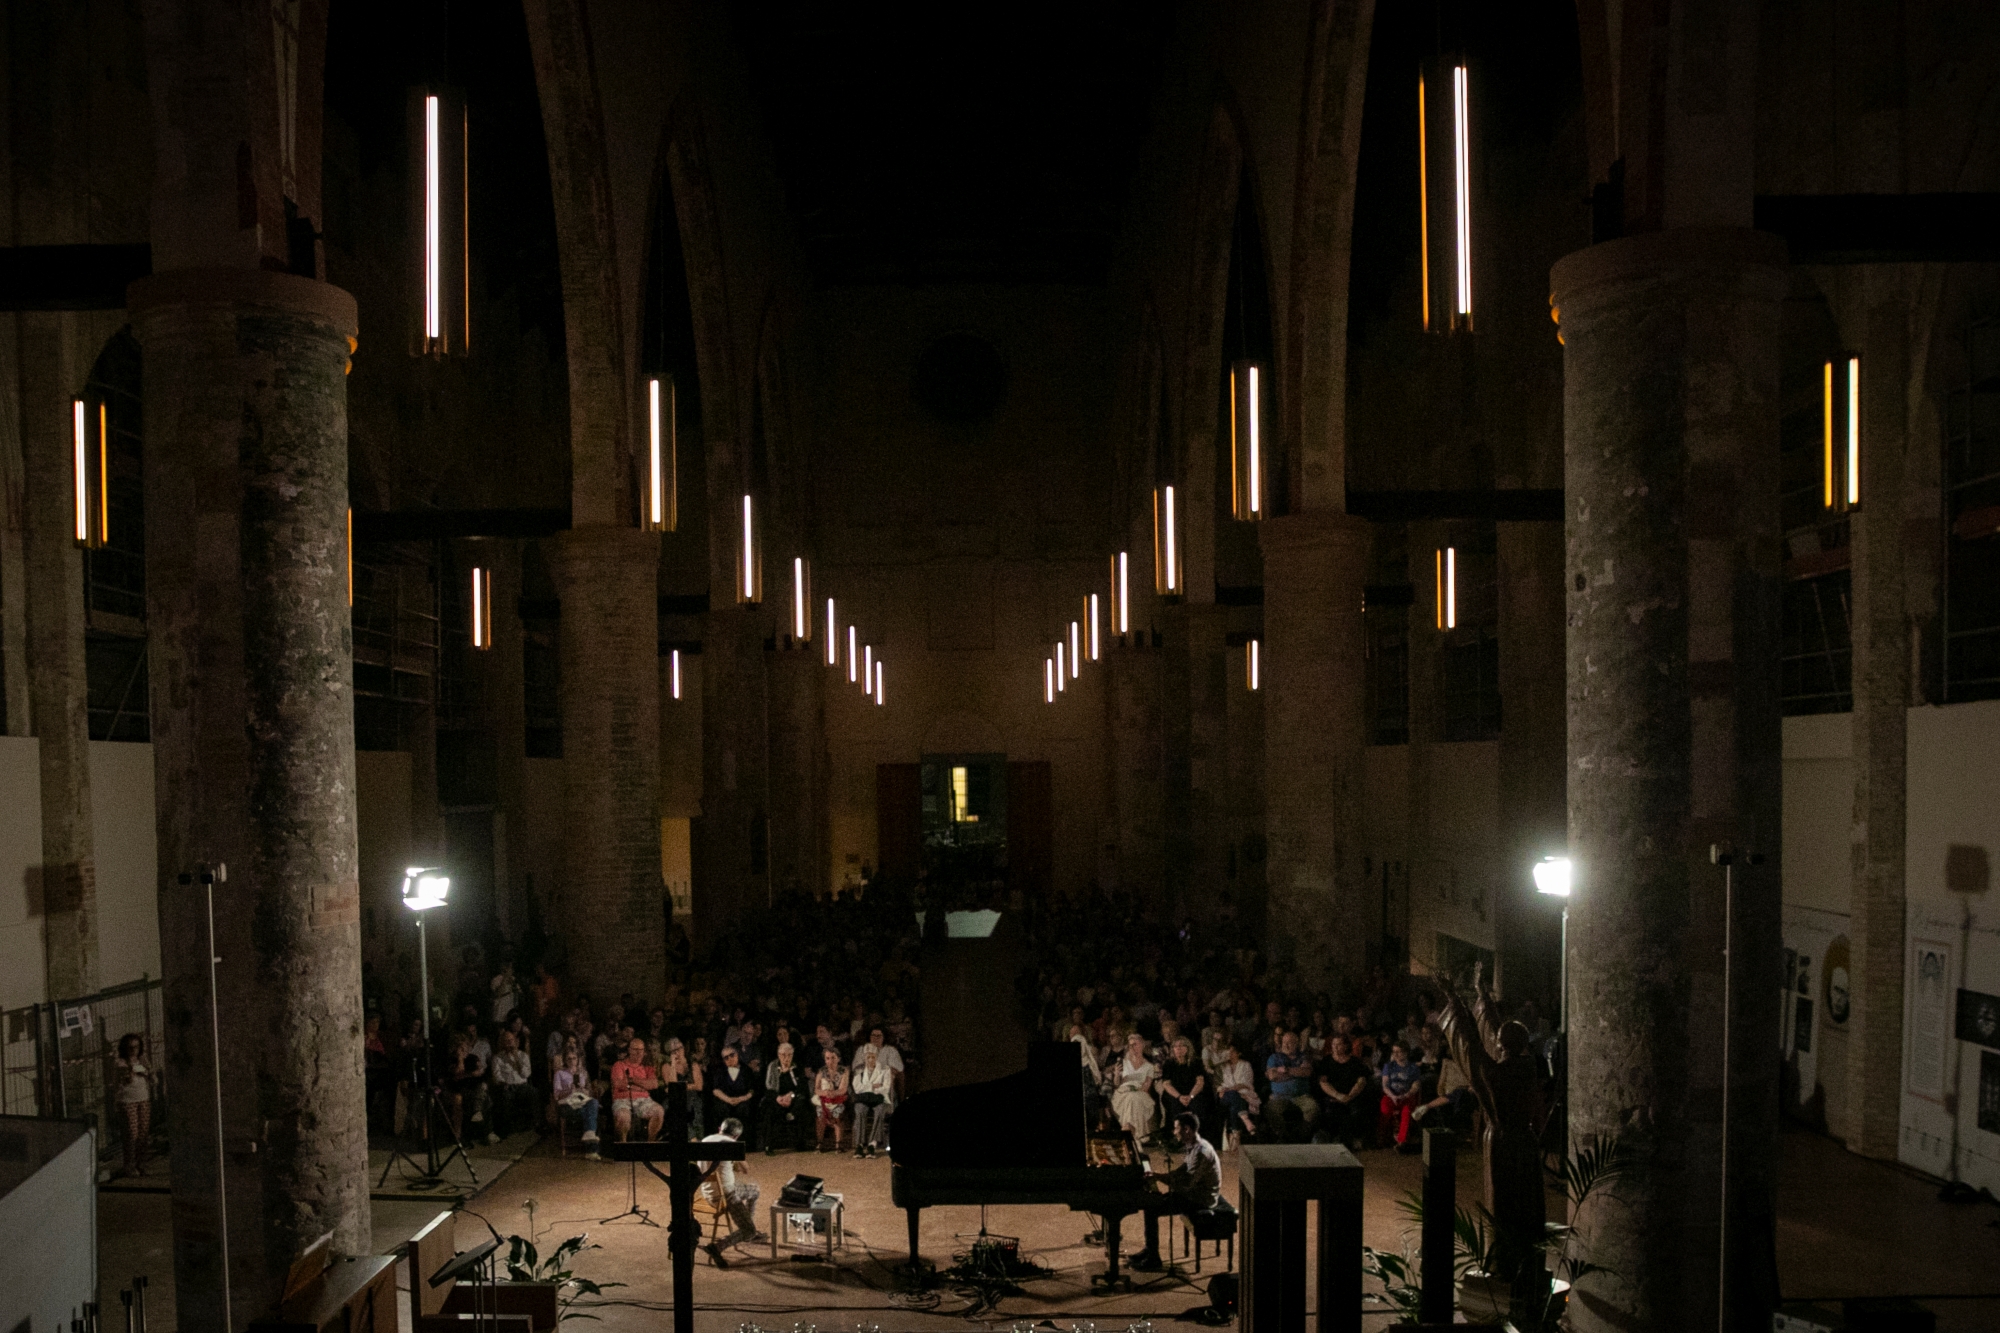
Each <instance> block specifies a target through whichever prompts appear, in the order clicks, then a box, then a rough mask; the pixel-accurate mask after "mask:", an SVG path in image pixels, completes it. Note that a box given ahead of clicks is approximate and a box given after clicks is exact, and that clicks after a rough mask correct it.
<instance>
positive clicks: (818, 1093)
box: [812, 1047, 848, 1152]
mask: <svg viewBox="0 0 2000 1333" xmlns="http://www.w3.org/2000/svg"><path fill="white" fill-rule="evenodd" d="M847 1094H848V1086H847V1070H846V1069H845V1068H844V1067H842V1065H841V1063H840V1052H839V1051H836V1050H834V1049H833V1048H832V1047H825V1048H823V1049H822V1050H821V1051H820V1067H819V1069H818V1070H817V1071H815V1072H814V1074H813V1090H812V1104H813V1112H814V1142H815V1143H816V1144H817V1145H818V1147H819V1150H820V1151H821V1152H839V1151H840V1127H841V1125H842V1124H844V1123H845V1121H846V1117H847Z"/></svg>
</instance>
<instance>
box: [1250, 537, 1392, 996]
mask: <svg viewBox="0 0 2000 1333" xmlns="http://www.w3.org/2000/svg"><path fill="white" fill-rule="evenodd" d="M1261 535H1262V539H1263V547H1264V662H1263V666H1264V695H1265V698H1264V775H1265V776H1264V812H1265V813H1264V818H1265V826H1266V828H1267V829H1268V830H1269V840H1270V846H1269V860H1268V861H1267V862H1266V864H1265V880H1266V884H1267V889H1266V894H1267V902H1268V903H1269V913H1270V921H1271V922H1272V923H1273V927H1274V929H1273V930H1272V932H1271V935H1270V945H1271V962H1272V969H1273V974H1274V975H1282V976H1287V977H1292V978H1295V979H1296V981H1295V984H1296V986H1297V987H1298V988H1299V989H1301V990H1314V991H1317V990H1329V991H1334V992H1339V991H1340V990H1341V989H1342V988H1343V987H1345V986H1348V985H1352V984H1355V983H1357V982H1359V981H1360V979H1361V977H1362V974H1363V970H1364V969H1365V967H1366V966H1367V961H1368V958H1367V947H1368V941H1369V940H1370V939H1372V938H1374V936H1375V934H1376V932H1377V928H1378V927H1379V923H1378V922H1377V921H1376V919H1375V918H1376V917H1377V916H1379V915H1380V912H1379V911H1378V910H1376V908H1375V903H1374V899H1373V897H1372V895H1370V894H1369V892H1368V885H1367V877H1366V875H1364V874H1363V871H1362V864H1361V857H1362V852H1363V850H1364V848H1365V846H1366V841H1367V840H1366V834H1365V831H1364V829H1363V824H1362V781H1363V768H1362V760H1363V749H1364V746H1365V745H1366V741H1367V729H1366V727H1365V725H1364V719H1363V716H1362V709H1363V701H1364V696H1365V693H1366V676H1367V664H1366V661H1365V660H1364V658H1365V649H1366V641H1365V639H1364V637H1363V632H1362V624H1361V597H1362V588H1363V586H1364V584H1365V583H1366V581H1367V573H1368V553H1369V544H1370V534H1369V528H1368V524H1367V523H1365V522H1364V521H1362V520H1361V519H1358V518H1353V517H1351V516H1349V515H1346V514H1339V513H1332V512H1308V513H1303V514H1292V515H1288V516H1286V517H1283V518H1273V519H1267V520H1265V522H1264V525H1263V531H1262V534H1261Z"/></svg>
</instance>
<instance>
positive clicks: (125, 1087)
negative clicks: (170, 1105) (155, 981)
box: [117, 1032, 153, 1176]
mask: <svg viewBox="0 0 2000 1333" xmlns="http://www.w3.org/2000/svg"><path fill="white" fill-rule="evenodd" d="M117 1070H118V1109H119V1111H120V1112H122V1113H123V1114H124V1117H125V1174H126V1175H128V1176H142V1175H144V1174H146V1162H147V1161H148V1159H150V1158H151V1157H152V1155H153V1071H152V1070H151V1069H149V1068H147V1066H146V1060H145V1042H144V1041H143V1040H142V1039H141V1038H140V1036H139V1034H138V1033H136V1032H128V1033H126V1034H125V1035H124V1036H122V1037H120V1038H119V1039H118V1063H117Z"/></svg>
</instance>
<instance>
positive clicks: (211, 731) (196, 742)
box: [130, 268, 370, 1328]
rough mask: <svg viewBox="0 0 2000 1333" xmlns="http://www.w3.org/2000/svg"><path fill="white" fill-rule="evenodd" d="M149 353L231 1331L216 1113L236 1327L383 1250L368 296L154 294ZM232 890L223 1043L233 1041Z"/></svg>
mask: <svg viewBox="0 0 2000 1333" xmlns="http://www.w3.org/2000/svg"><path fill="white" fill-rule="evenodd" d="M130 304H131V309H132V316H133V325H134V328H135V329H136V331H137V333H138V336H139V340H140V342H141V343H142V344H143V346H144V349H145V394H146V427H147V440H146V463H145V471H146V477H145V485H146V558H147V571H146V575H147V577H146V595H147V619H148V623H149V626H150V630H151V648H150V651H151V653H152V659H151V660H152V725H153V756H154V783H155V800H156V804H157V809H158V816H157V818H158V824H157V827H158V836H159V865H160V957H161V960H162V965H163V969H164V971H165V974H166V978H165V979H166V995H165V1018H166V1030H167V1052H166V1080H167V1097H166V1101H167V1130H168V1133H169V1135H170V1136H171V1137H172V1139H173V1143H174V1153H173V1214H174V1277H175V1285H176V1290H177V1292H178V1296H177V1301H178V1306H179V1310H180V1321H181V1323H182V1324H183V1325H184V1326H186V1327H190V1328H223V1327H225V1324H224V1321H223V1318H222V1283H221V1280H220V1277H221V1262H220V1259H221V1254H220V1247H219V1245H218V1243H217V1242H218V1240H219V1239H220V1236H219V1229H218V1227H217V1225H216V1223H217V1211H218V1210H217V1204H218V1201H219V1197H220V1190H219V1188H218V1185H217V1179H216V1175H217V1130H218V1126H217V1124H216V1115H217V1098H216V1091H215V1088H216V1084H215V1080H216V1079H217V1078H218V1077H221V1078H222V1080H223V1083H224V1091H223V1095H222V1097H221V1117H222V1122H223V1123H222V1125H221V1127H220V1129H221V1134H222V1138H223V1142H224V1144H225V1145H226V1153H225V1154H224V1158H223V1166H224V1168H225V1169H226V1171H227V1177H228V1187H227V1188H228V1196H227V1203H228V1256H229V1264H230V1275H231V1283H230V1299H231V1305H232V1308H233V1314H234V1323H235V1325H236V1326H239V1327H240V1326H242V1325H243V1324H245V1323H247V1322H248V1321H249V1320H250V1319H252V1318H254V1317H256V1316H257V1315H258V1314H260V1313H262V1312H263V1311H265V1310H266V1309H268V1308H269V1307H270V1306H271V1305H273V1304H274V1303H275V1302H276V1300H277V1297H278V1294H279V1292H280V1291H281V1289H282V1287H283V1285H284V1280H285V1275H286V1272H287V1269H288V1268H289V1266H290V1265H291V1263H292V1261H293V1260H294V1259H295V1258H297V1257H298V1254H299V1252H300V1251H301V1250H303V1249H304V1248H305V1247H306V1246H307V1245H308V1244H310V1243H311V1242H312V1241H313V1240H314V1239H316V1238H317V1237H319V1236H320V1235H322V1234H324V1233H326V1232H332V1233H333V1238H334V1245H335V1247H336V1248H337V1249H339V1250H340V1251H342V1252H344V1253H347V1254H360V1253H363V1252H365V1251H366V1250H367V1248H368V1246H369V1243H370V1235H369V1209H368V1183H367V1169H368V1141H367V1131H366V1123H365V1117H364V1109H363V1101H362V1078H361V1074H362V1070H361V1065H362V1054H361V939H360V924H359V897H358V884H357V879H356V876H357V868H358V867H357V860H358V858H357V851H356V845H355V811H354V701H353V693H352V682H353V663H352V657H351V647H352V644H351V638H350V629H349V622H348V613H347V597H346V577H347V574H346V547H345V535H344V534H345V530H346V524H345V515H346V508H347V385H346V380H345V378H344V375H345V367H346V361H347V355H348V339H349V338H350V337H351V336H352V335H353V333H354V330H355V310H354V301H353V298H351V297H350V296H348V295H347V293H345V292H342V291H340V290H338V289H337V288H334V287H330V286H327V285H326V284H324V283H321V282H316V281H313V280H311V279H308V278H301V277H294V276H291V275H288V274H282V273H274V272H269V271H263V270H258V269H252V268H235V269H205V270H204V269H181V270H178V271H174V272H168V273H163V274H159V275H157V276H154V277H152V278H148V279H145V280H144V281H142V282H139V283H136V284H134V286H133V288H132V293H131V302H130ZM202 862H208V863H217V862H220V863H225V864H226V865H227V866H228V880H227V882H226V883H223V884H219V885H217V886H216V888H215V910H214V918H213V919H214V929H215V937H216V947H215V952H216V954H217V955H218V956H220V958H221V960H222V961H221V965H220V967H219V968H218V969H217V971H216V977H217V981H218V992H219V993H218V995H217V999H218V1001H219V1004H218V1012H219V1015H220V1021H221V1035H220V1043H219V1044H220V1052H219V1055H220V1061H221V1065H222V1067H223V1070H224V1071H226V1072H225V1073H223V1074H222V1075H220V1076H219V1075H218V1073H217V1070H216V1066H215V1063H214V1054H215V1053H214V1052H212V1048H211V1042H210V1035H209V1001H210V995H209V976H210V969H209V967H208V964H207V959H208V957H209V954H208V948H207V932H208V923H209V916H208V913H207V911H206V908H205V904H204V900H203V896H202V891H201V889H200V888H199V887H186V886H183V885H181V884H179V883H177V882H176V878H177V876H178V875H179V874H181V873H186V872H189V871H192V870H193V869H194V868H195V866H196V865H197V864H198V863H202Z"/></svg>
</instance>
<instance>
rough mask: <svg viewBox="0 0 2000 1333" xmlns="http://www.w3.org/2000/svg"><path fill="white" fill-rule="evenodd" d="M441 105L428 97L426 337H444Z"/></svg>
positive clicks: (431, 96)
mask: <svg viewBox="0 0 2000 1333" xmlns="http://www.w3.org/2000/svg"><path fill="white" fill-rule="evenodd" d="M438 114H439V105H438V99H437V95H436V94H435V93H433V94H431V95H430V96H428V97H426V98H424V337H426V338H431V339H437V338H442V337H444V186H443V182H442V178H441V174H442V171H443V164H442V163H441V162H440V161H439V144H438Z"/></svg>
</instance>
